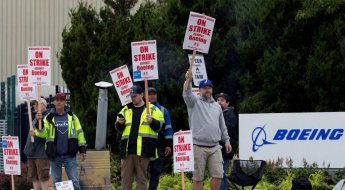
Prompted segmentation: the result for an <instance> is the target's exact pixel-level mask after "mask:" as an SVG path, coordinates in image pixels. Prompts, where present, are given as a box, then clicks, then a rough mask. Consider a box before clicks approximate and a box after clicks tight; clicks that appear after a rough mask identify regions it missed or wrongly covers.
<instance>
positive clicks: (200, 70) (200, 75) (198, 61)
mask: <svg viewBox="0 0 345 190" xmlns="http://www.w3.org/2000/svg"><path fill="white" fill-rule="evenodd" d="M188 58H189V62H192V55H188ZM192 73H193V82H194V84H195V86H199V83H200V81H202V80H204V79H207V72H206V66H205V60H204V56H203V55H195V58H194V64H193V71H192Z"/></svg>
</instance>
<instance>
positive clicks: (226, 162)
mask: <svg viewBox="0 0 345 190" xmlns="http://www.w3.org/2000/svg"><path fill="white" fill-rule="evenodd" d="M229 162H230V160H229V159H224V163H223V170H224V176H223V179H222V183H221V185H220V190H228V189H229V183H228V180H227V178H226V172H227V171H228V170H229Z"/></svg>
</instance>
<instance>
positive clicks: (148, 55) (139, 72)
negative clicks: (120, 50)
mask: <svg viewBox="0 0 345 190" xmlns="http://www.w3.org/2000/svg"><path fill="white" fill-rule="evenodd" d="M131 47H132V63H133V80H134V82H137V81H143V80H144V79H145V78H146V79H147V80H154V79H158V63H157V44H156V40H150V41H140V42H132V43H131Z"/></svg>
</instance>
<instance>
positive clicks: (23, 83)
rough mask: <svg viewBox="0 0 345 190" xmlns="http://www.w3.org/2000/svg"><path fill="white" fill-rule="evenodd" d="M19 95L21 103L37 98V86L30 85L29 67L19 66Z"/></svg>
mask: <svg viewBox="0 0 345 190" xmlns="http://www.w3.org/2000/svg"><path fill="white" fill-rule="evenodd" d="M17 81H18V94H19V99H20V100H21V101H25V100H33V99H36V98H37V94H36V90H35V86H32V85H29V70H28V65H17Z"/></svg>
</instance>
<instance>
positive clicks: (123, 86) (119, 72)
mask: <svg viewBox="0 0 345 190" xmlns="http://www.w3.org/2000/svg"><path fill="white" fill-rule="evenodd" d="M109 73H110V76H111V79H112V80H113V84H114V86H115V89H116V92H117V94H118V95H119V98H120V101H121V104H122V105H126V104H129V103H131V102H132V100H131V97H130V95H129V94H130V92H131V89H130V88H131V87H132V86H133V82H132V78H131V75H130V74H129V70H128V67H127V65H123V66H121V67H118V68H116V69H114V70H112V71H110V72H109Z"/></svg>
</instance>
